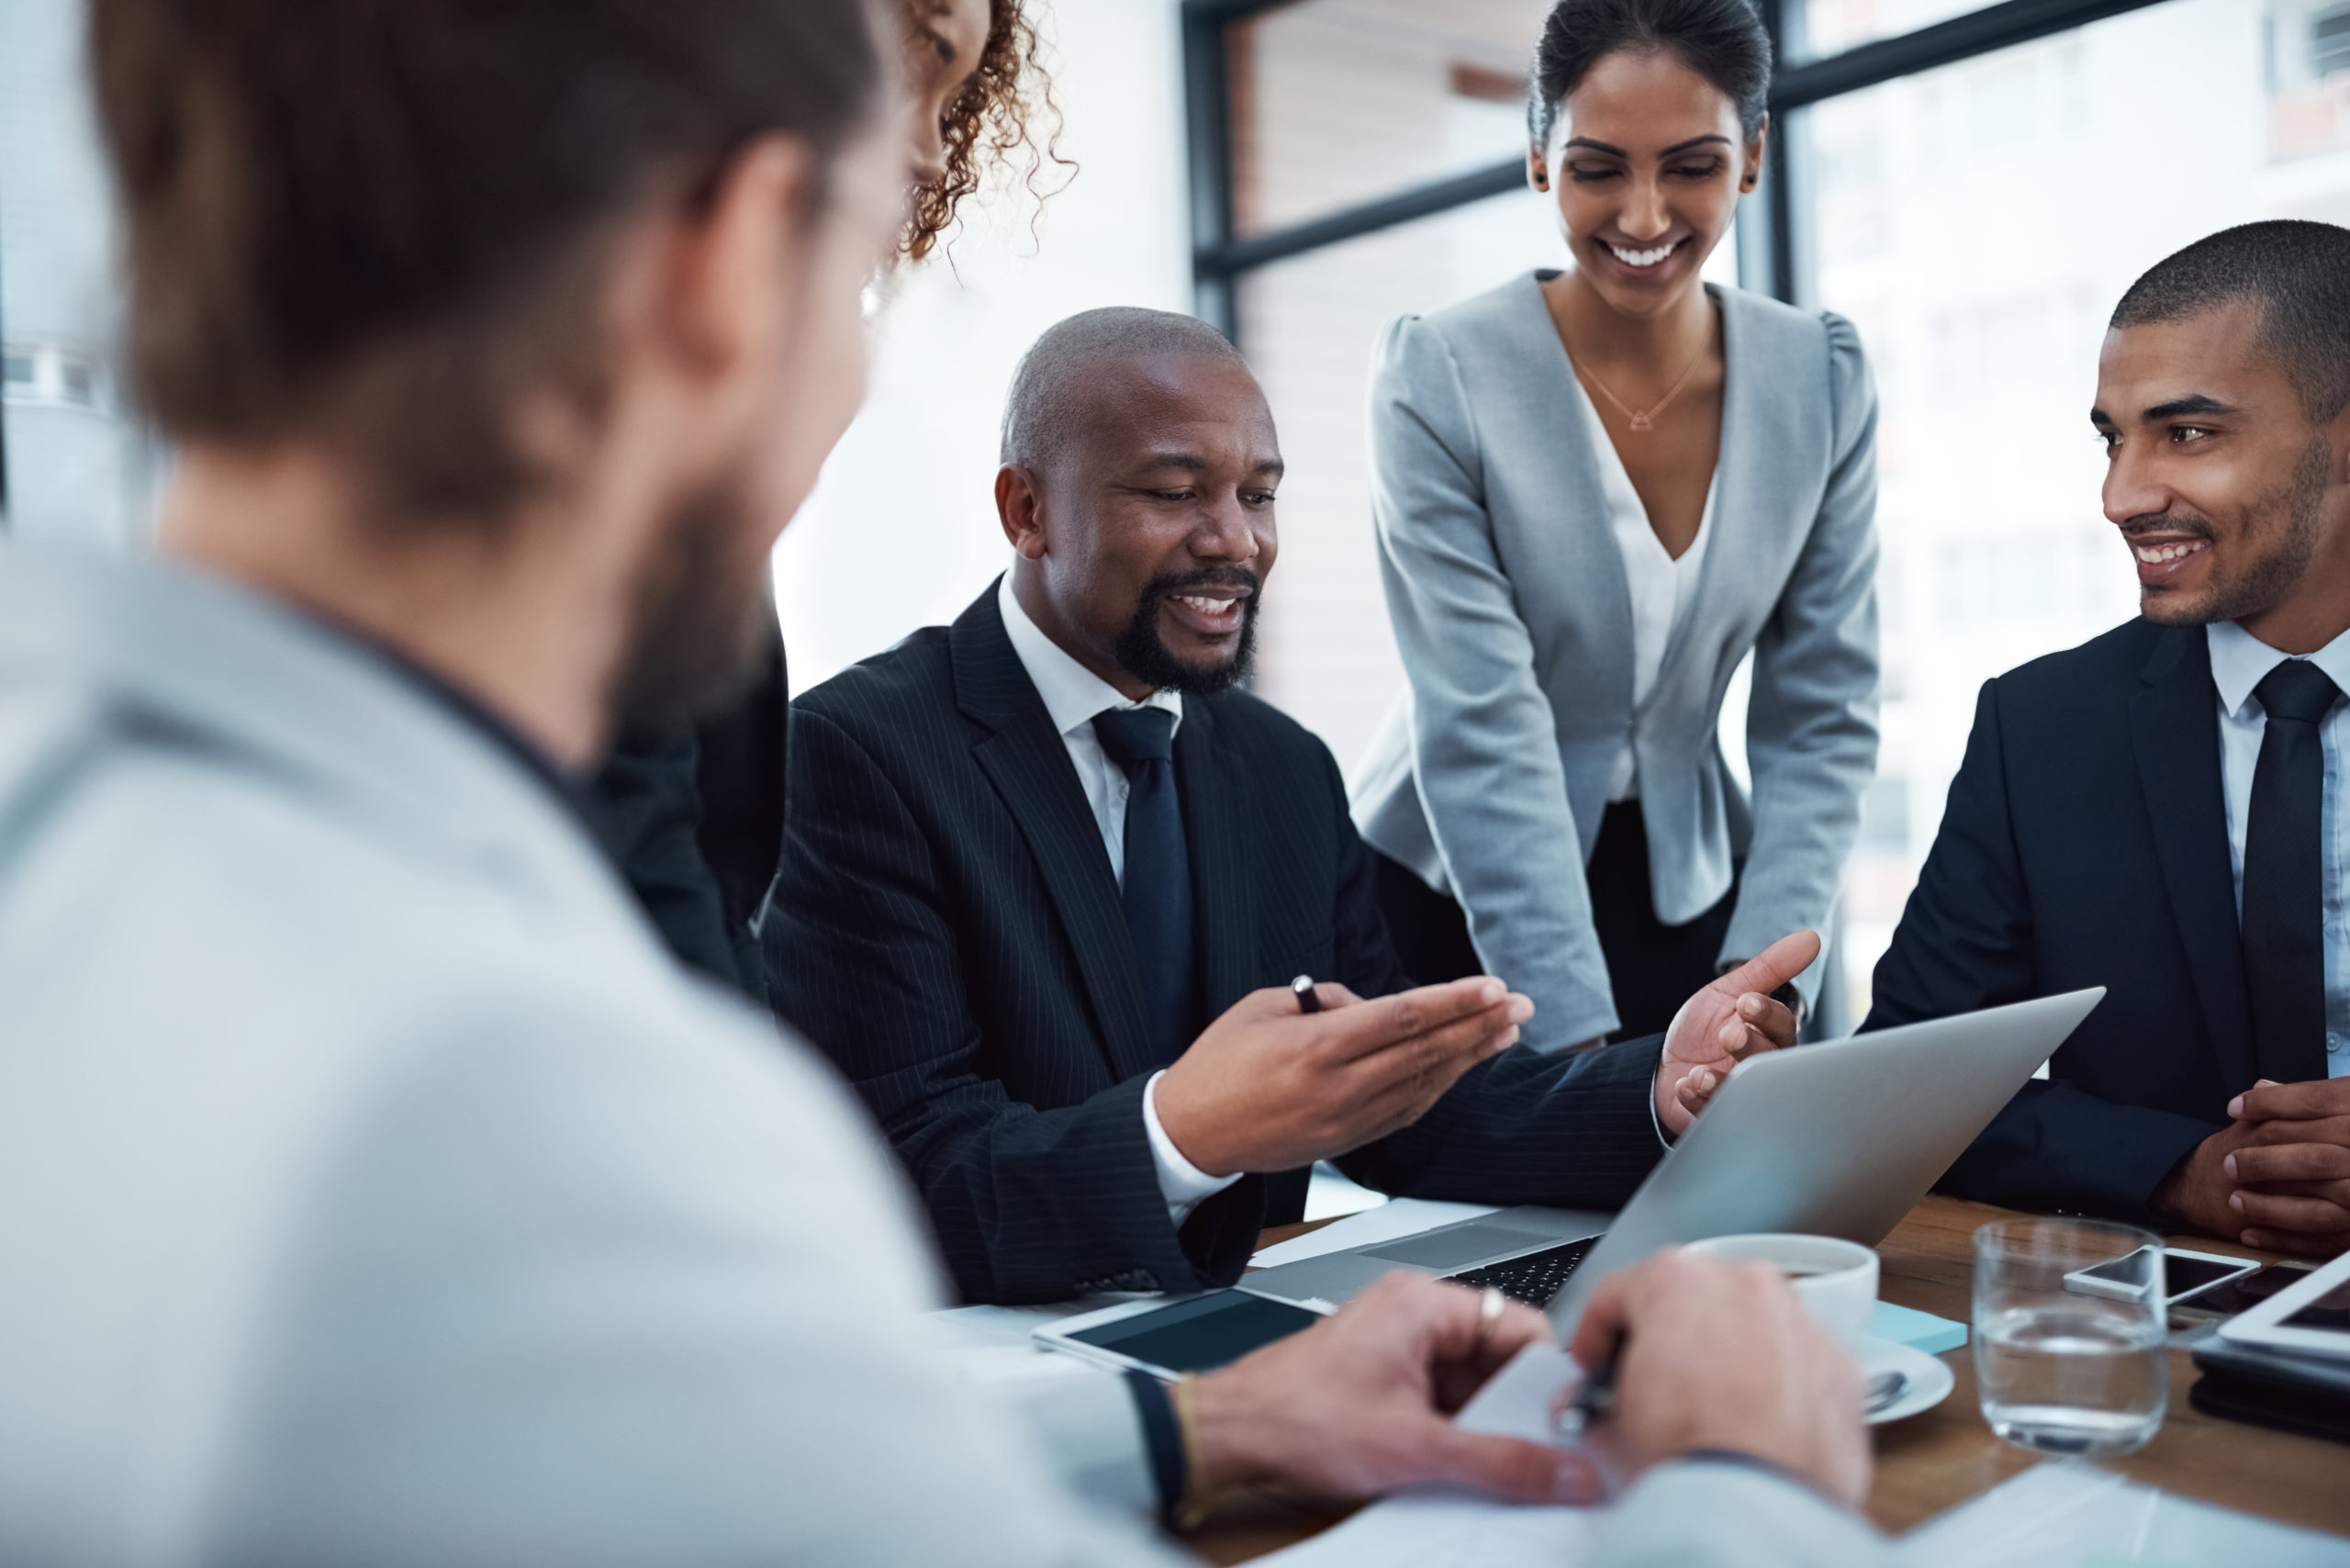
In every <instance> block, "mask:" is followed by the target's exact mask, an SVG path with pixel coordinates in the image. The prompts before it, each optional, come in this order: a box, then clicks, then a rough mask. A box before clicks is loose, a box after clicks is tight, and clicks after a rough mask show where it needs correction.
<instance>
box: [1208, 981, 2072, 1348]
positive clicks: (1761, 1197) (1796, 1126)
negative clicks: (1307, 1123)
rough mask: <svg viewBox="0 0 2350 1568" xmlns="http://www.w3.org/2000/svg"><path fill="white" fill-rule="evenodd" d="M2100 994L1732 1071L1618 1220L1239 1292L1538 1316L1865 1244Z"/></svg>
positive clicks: (1578, 1219) (1568, 1315) (1371, 1248)
mask: <svg viewBox="0 0 2350 1568" xmlns="http://www.w3.org/2000/svg"><path fill="white" fill-rule="evenodd" d="M2104 995H2105V991H2104V990H2103V988H2101V987H2100V988H2098V989H2097V990H2093V991H2072V992H2069V993H2067V994H2065V995H2063V996H2049V997H2042V998H2039V999H2037V1000H2035V1001H2031V1002H2017V1003H2015V1004H2014V1005H2013V1006H2009V1007H1994V1008H1989V1009H1986V1010H1985V1011H1984V1012H1981V1013H1970V1014H1964V1015H1962V1016H1959V1017H1956V1018H1941V1019H1936V1020H1935V1021H1933V1022H1931V1023H1927V1024H1912V1025H1908V1026H1906V1027H1903V1028H1898V1029H1886V1030H1884V1031H1882V1032H1880V1033H1877V1034H1873V1035H1857V1036H1852V1038H1850V1039H1844V1040H1837V1041H1832V1042H1830V1043H1828V1044H1824V1045H1817V1046H1805V1047H1800V1048H1798V1049H1796V1050H1788V1051H1773V1052H1770V1053H1768V1054H1767V1055H1764V1056H1760V1057H1756V1058H1753V1059H1751V1060H1750V1061H1745V1062H1741V1063H1740V1064H1739V1066H1738V1067H1737V1068H1736V1069H1735V1070H1733V1071H1732V1072H1731V1073H1730V1075H1729V1081H1727V1082H1725V1083H1724V1084H1723V1085H1722V1087H1721V1088H1720V1089H1719V1090H1718V1092H1716V1093H1715V1096H1714V1101H1713V1103H1712V1104H1710V1105H1708V1106H1707V1108H1706V1112H1705V1114H1703V1115H1701V1116H1699V1117H1698V1118H1697V1120H1696V1122H1695V1125H1694V1126H1691V1127H1690V1129H1689V1131H1688V1132H1687V1133H1686V1134H1684V1136H1683V1137H1682V1138H1681V1141H1680V1142H1679V1143H1677V1144H1675V1145H1674V1146H1673V1148H1671V1149H1670V1150H1668V1151H1667V1152H1666V1154H1665V1157H1664V1159H1662V1161H1660V1162H1659V1163H1658V1165H1657V1168H1656V1169H1655V1170H1651V1172H1649V1177H1648V1180H1647V1181H1645V1182H1641V1183H1640V1186H1639V1191H1638V1192H1636V1193H1633V1194H1632V1199H1631V1202H1629V1203H1628V1204H1625V1205H1624V1208H1623V1210H1622V1212H1621V1213H1620V1214H1616V1215H1606V1214H1598V1213H1592V1212H1588V1211H1582V1210H1574V1209H1550V1208H1532V1207H1524V1208H1511V1209H1504V1210H1502V1211H1500V1212H1499V1213H1497V1214H1492V1215H1485V1216H1483V1218H1479V1219H1468V1220H1460V1221H1458V1222H1456V1223H1455V1224H1452V1225H1444V1226H1437V1227H1435V1228H1434V1229H1432V1230H1424V1231H1421V1232H1419V1233H1418V1234H1416V1235H1414V1236H1405V1237H1399V1238H1394V1239H1393V1240H1388V1241H1377V1242H1370V1243H1366V1244H1365V1245H1363V1246H1361V1247H1358V1248H1350V1249H1347V1250H1345V1251H1340V1252H1330V1253H1326V1254H1324V1255H1323V1256H1321V1257H1319V1258H1307V1259H1303V1260H1299V1261H1297V1262H1294V1263H1284V1264H1282V1265H1281V1266H1280V1267H1279V1268H1274V1269H1265V1270H1260V1271H1258V1272H1256V1273H1253V1274H1250V1275H1248V1276H1247V1278H1246V1279H1245V1280H1243V1281H1242V1282H1241V1286H1240V1288H1241V1289H1243V1290H1245V1291H1247V1292H1248V1293H1249V1294H1253V1295H1261V1296H1270V1297H1272V1298H1273V1299H1275V1300H1278V1301H1289V1302H1294V1303H1296V1304H1298V1305H1302V1306H1309V1307H1313V1308H1315V1309H1316V1310H1318V1311H1328V1310H1330V1309H1331V1307H1332V1306H1334V1305H1337V1304H1338V1303H1341V1302H1344V1301H1346V1300H1348V1298H1350V1297H1352V1296H1353V1295H1355V1294H1357V1293H1359V1292H1360V1291H1362V1290H1364V1289H1366V1288H1368V1287H1369V1286H1370V1285H1371V1282H1373V1281H1375V1280H1377V1279H1379V1278H1380V1277H1381V1276H1382V1275H1383V1274H1389V1273H1393V1272H1394V1271H1396V1270H1398V1269H1407V1270H1411V1271H1415V1272H1417V1273H1423V1274H1428V1275H1433V1276H1435V1277H1438V1278H1440V1279H1449V1280H1454V1281H1457V1282H1460V1283H1462V1284H1466V1285H1472V1286H1481V1287H1482V1286H1485V1285H1493V1286H1495V1287H1497V1288H1499V1289H1500V1290H1502V1291H1503V1292H1505V1294H1509V1295H1512V1296H1515V1297H1516V1298H1517V1299H1518V1300H1520V1301H1525V1302H1530V1303H1532V1304H1533V1305H1536V1306H1547V1307H1548V1308H1549V1309H1550V1317H1551V1320H1552V1321H1553V1323H1555V1324H1556V1325H1557V1326H1558V1327H1559V1329H1560V1331H1561V1333H1562V1334H1563V1333H1565V1332H1567V1331H1568V1330H1570V1329H1571V1328H1572V1326H1573V1322H1574V1320H1575V1318H1577V1317H1579V1316H1581V1315H1582V1310H1583V1301H1584V1299H1585V1298H1586V1297H1587V1296H1588V1295H1589V1294H1590V1292H1591V1288H1592V1287H1593V1286H1594V1285H1595V1284H1597V1283H1598V1282H1599V1281H1600V1280H1602V1279H1605V1278H1606V1276H1607V1275H1609V1274H1611V1273H1613V1272H1615V1271H1617V1270H1618V1269H1621V1268H1624V1267H1627V1266H1628V1265H1630V1264H1633V1263H1637V1262H1639V1260H1641V1259H1643V1258H1646V1257H1647V1256H1648V1255H1649V1254H1650V1253H1651V1252H1654V1251H1656V1250H1658V1249H1661V1248H1664V1247H1671V1246H1675V1245H1678V1244H1680V1243H1683V1242H1688V1241H1698V1240H1702V1239H1704V1238H1707V1237H1709V1236H1736V1235H1740V1234H1742V1233H1746V1232H1751V1231H1801V1232H1805V1233H1807V1234H1810V1235H1816V1236H1841V1237H1843V1238H1846V1239H1848V1240H1852V1241H1857V1242H1860V1243H1862V1244H1863V1246H1869V1247H1874V1246H1875V1245H1876V1244H1877V1243H1878V1242H1879V1241H1882V1240H1883V1239H1885V1237H1886V1233H1888V1232H1889V1231H1891V1230H1892V1229H1893V1227H1894V1226H1896V1225H1897V1224H1899V1223H1900V1221H1901V1216H1902V1215H1906V1214H1908V1212H1909V1210H1910V1209H1911V1208H1912V1207H1913V1206H1914V1205H1915V1204H1917V1202H1918V1200H1919V1198H1921V1197H1923V1196H1924V1195H1925V1193H1926V1190H1927V1189H1928V1188H1929V1187H1930V1186H1932V1185H1933V1184H1934V1182H1936V1181H1937V1180H1938V1179H1940V1177H1941V1176H1942V1172H1943V1171H1945V1170H1949V1169H1950V1166H1951V1162H1952V1161H1953V1160H1955V1159H1957V1158H1958V1157H1959V1155H1960V1154H1961V1153H1962V1152H1964V1149H1965V1148H1966V1146H1967V1145H1968V1144H1970V1143H1972V1142H1973V1141H1974V1140H1975V1135H1976V1134H1977V1133H1979V1132H1981V1131H1982V1130H1983V1129H1984V1128H1985V1127H1986V1126H1989V1125H1990V1121H1991V1118H1992V1117H1993V1116H1995V1115H1997V1114H1998V1112H1999V1108H2000V1107H2001V1106H2003V1105H2005V1104H2006V1103H2008V1101H2009V1098H2011V1097H2012V1096H2013V1095H2014V1093H2015V1092H2016V1091H2017V1090H2018V1089H2020V1088H2021V1087H2022V1086H2023V1084H2024V1082H2025V1081H2027V1080H2029V1079H2030V1078H2031V1075H2032V1074H2033V1073H2034V1072H2036V1071H2037V1070H2039V1069H2040V1066H2041V1064H2042V1062H2045V1061H2046V1060H2047V1059H2048V1058H2050V1057H2051V1056H2053V1055H2054V1054H2055V1050H2056V1047H2058V1046H2060V1045H2062V1044H2064V1042H2065V1036H2068V1035H2070V1034H2071V1033H2072V1032H2073V1030H2074V1029H2075V1027H2076V1026H2077V1025H2079V1024H2080V1022H2081V1020H2082V1019H2084V1018H2086V1017H2087V1016H2088V1015H2089V1011H2090V1009H2092V1008H2094V1007H2095V1006H2096V1005H2097V1004H2098V1002H2099V1001H2100V1000H2102V999H2103V997H2104Z"/></svg>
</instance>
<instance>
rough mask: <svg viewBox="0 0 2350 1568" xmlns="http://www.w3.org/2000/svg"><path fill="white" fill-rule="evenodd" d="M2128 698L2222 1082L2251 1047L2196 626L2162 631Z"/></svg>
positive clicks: (2210, 691)
mask: <svg viewBox="0 0 2350 1568" xmlns="http://www.w3.org/2000/svg"><path fill="white" fill-rule="evenodd" d="M2139 680H2140V682H2141V683H2142V684H2141V686H2140V689H2139V690H2138V691H2137V693H2136V694H2135V695H2134V696H2132V699H2131V700H2130V738H2131V743H2132V745H2133V746H2134V747H2135V748H2136V751H2137V754H2138V779H2139V783H2140V785H2141V786H2142V787H2143V789H2144V790H2145V792H2146V809H2147V812H2148V814H2149V815H2150V817H2151V818H2152V821H2153V824H2154V851H2155V854H2156V856H2157V857H2159V858H2160V860H2161V861H2162V868H2163V880H2164V882H2165V885H2166V886H2167V887H2168V888H2169V890H2170V901H2171V913H2172V915H2173V916H2174V917H2175V918H2176V919H2177V922H2178V932H2179V935H2180V936H2181V937H2183V938H2184V939H2185V941H2186V944H2187V962H2188V970H2189V971H2190V973H2191V974H2192V975H2193V977H2194V980H2195V993H2196V996H2197V997H2198V999H2199V1000H2200V1001H2201V1002H2202V1004H2203V1016H2204V1021H2205V1023H2206V1024H2207V1025H2208V1026H2209V1027H2210V1032H2211V1043H2212V1045H2213V1047H2215V1048H2216V1049H2217V1051H2218V1053H2219V1058H2220V1068H2221V1074H2222V1076H2223V1078H2224V1079H2225V1081H2227V1083H2228V1084H2229V1085H2231V1086H2232V1087H2236V1088H2246V1087H2249V1086H2250V1085H2251V1083H2252V1081H2253V1080H2254V1079H2255V1078H2256V1077H2258V1076H2259V1074H2258V1072H2257V1070H2256V1069H2255V1063H2254V1060H2253V1052H2252V1025H2251V1000H2250V996H2249V993H2248V992H2247V991H2246V989H2245V986H2244V945H2243V942H2242V940H2241V939H2240V937H2239V936H2238V934H2237V930H2236V919H2235V908H2236V900H2235V869H2234V863H2233V860H2232V859H2231V857H2230V856H2229V851H2228V814H2227V806H2226V802H2225V801H2224V800H2223V799H2222V797H2221V783H2220V719H2219V695H2218V692H2217V689H2215V688H2214V687H2213V686H2212V684H2211V655H2210V646H2209V644H2207V643H2206V642H2205V641H2204V633H2203V629H2202V628H2201V627H2199V626H2191V627H2178V628H2176V629H2173V630H2171V631H2169V632H2167V633H2165V634H2164V635H2163V637H2162V638H2161V640H2160V641H2158V642H2157V643H2156V644H2154V654H2153V655H2152V656H2151V657H2149V658H2148V659H2147V660H2146V666H2145V668H2144V669H2143V671H2142V672H2141V673H2140V675H2139Z"/></svg>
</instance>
